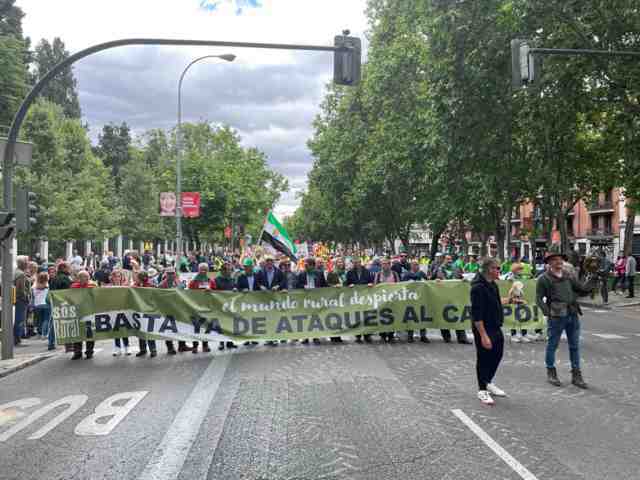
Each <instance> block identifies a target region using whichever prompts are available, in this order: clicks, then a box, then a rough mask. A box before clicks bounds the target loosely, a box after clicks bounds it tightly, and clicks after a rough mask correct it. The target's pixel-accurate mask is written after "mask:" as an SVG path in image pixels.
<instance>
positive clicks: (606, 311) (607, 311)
mask: <svg viewBox="0 0 640 480" xmlns="http://www.w3.org/2000/svg"><path fill="white" fill-rule="evenodd" d="M593 313H609V310H593Z"/></svg>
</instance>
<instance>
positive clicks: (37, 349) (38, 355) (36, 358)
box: [0, 337, 64, 378]
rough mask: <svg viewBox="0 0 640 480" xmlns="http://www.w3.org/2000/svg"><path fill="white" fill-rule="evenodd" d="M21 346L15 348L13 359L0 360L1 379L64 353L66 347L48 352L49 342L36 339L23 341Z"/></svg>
mask: <svg viewBox="0 0 640 480" xmlns="http://www.w3.org/2000/svg"><path fill="white" fill-rule="evenodd" d="M21 345H23V346H19V347H14V348H13V359H11V360H0V378H2V377H6V376H7V375H10V374H11V373H13V372H16V371H18V370H21V369H23V368H26V367H28V366H30V365H34V364H36V363H38V362H41V361H43V360H46V359H47V358H51V357H53V356H55V355H58V354H59V353H62V352H64V347H60V346H59V347H57V348H56V350H52V351H48V350H47V340H37V339H36V337H31V338H29V339H27V340H22V344H21ZM1 348H2V347H1V346H0V353H1Z"/></svg>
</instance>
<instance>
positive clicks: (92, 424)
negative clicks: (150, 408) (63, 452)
mask: <svg viewBox="0 0 640 480" xmlns="http://www.w3.org/2000/svg"><path fill="white" fill-rule="evenodd" d="M147 393H149V392H147V391H140V392H123V393H116V394H115V395H112V396H110V397H109V398H107V399H105V400H103V401H102V402H101V403H100V405H98V406H97V407H96V409H95V412H94V413H92V414H91V415H89V416H88V417H86V418H85V419H84V420H82V421H81V422H80V423H79V424H78V425H77V426H76V429H75V431H74V432H75V434H76V435H80V436H94V435H108V434H110V433H111V431H112V430H113V429H114V428H116V426H117V425H118V424H119V423H120V422H121V421H122V420H123V419H124V417H126V416H127V415H128V414H129V412H131V410H133V409H134V407H135V406H136V405H137V404H138V403H140V400H142V399H143V398H144V397H145V396H146V395H147ZM122 400H127V401H126V403H125V404H124V405H114V403H116V402H120V401H122ZM105 418H108V419H109V421H107V422H105V421H104V419H105ZM98 420H102V421H101V422H98Z"/></svg>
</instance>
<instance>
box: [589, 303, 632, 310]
mask: <svg viewBox="0 0 640 480" xmlns="http://www.w3.org/2000/svg"><path fill="white" fill-rule="evenodd" d="M578 304H579V305H580V306H581V307H587V308H598V309H600V310H613V309H615V308H626V307H637V306H640V301H639V302H632V303H618V304H609V305H603V304H601V303H590V302H578Z"/></svg>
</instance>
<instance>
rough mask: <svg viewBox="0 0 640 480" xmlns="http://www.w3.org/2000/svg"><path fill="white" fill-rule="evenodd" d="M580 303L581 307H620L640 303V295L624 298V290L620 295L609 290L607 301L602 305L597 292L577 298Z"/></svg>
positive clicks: (633, 305)
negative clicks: (590, 295) (593, 295)
mask: <svg viewBox="0 0 640 480" xmlns="http://www.w3.org/2000/svg"><path fill="white" fill-rule="evenodd" d="M578 303H580V305H582V306H583V307H591V308H605V309H611V308H622V307H635V306H638V305H640V297H635V298H626V292H625V293H624V294H621V295H616V294H615V293H613V292H609V303H608V304H607V305H604V304H603V303H602V297H601V296H600V294H597V295H596V296H595V297H594V298H590V297H582V298H580V299H579V302H578Z"/></svg>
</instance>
